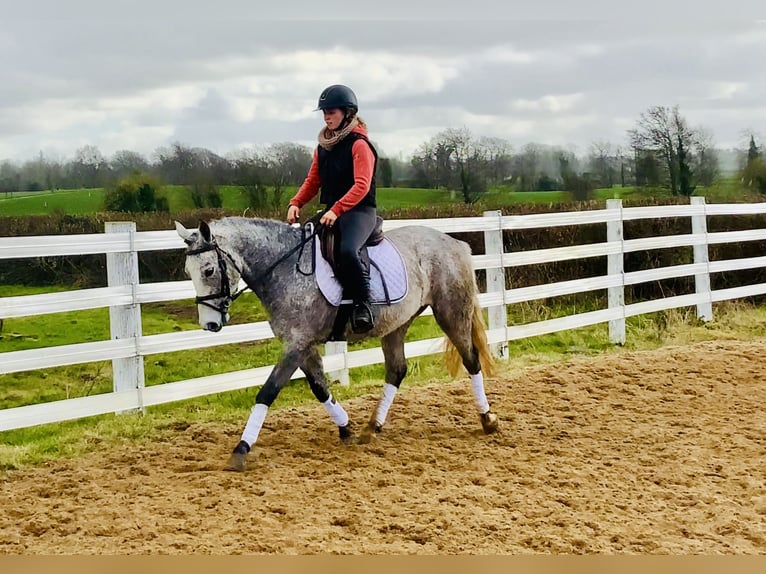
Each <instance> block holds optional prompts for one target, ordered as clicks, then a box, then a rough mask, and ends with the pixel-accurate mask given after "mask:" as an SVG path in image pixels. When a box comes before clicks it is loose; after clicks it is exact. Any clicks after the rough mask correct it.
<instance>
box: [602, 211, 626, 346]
mask: <svg viewBox="0 0 766 574" xmlns="http://www.w3.org/2000/svg"><path fill="white" fill-rule="evenodd" d="M606 208H607V209H611V210H615V211H618V213H619V214H620V217H619V219H618V220H617V221H607V222H606V240H607V241H608V242H609V243H610V244H616V245H618V246H619V249H618V250H617V253H610V254H609V255H607V274H608V275H609V276H610V277H611V276H612V275H619V276H620V277H622V279H623V280H622V281H620V284H619V285H616V286H614V287H609V288H608V289H607V297H608V300H609V308H610V309H615V308H621V309H622V317H621V318H619V319H613V320H611V321H609V341H610V342H612V343H614V344H616V345H624V344H625V281H624V279H625V267H624V253H623V243H622V242H623V229H622V200H621V199H607V200H606Z"/></svg>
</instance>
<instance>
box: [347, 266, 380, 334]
mask: <svg viewBox="0 0 766 574" xmlns="http://www.w3.org/2000/svg"><path fill="white" fill-rule="evenodd" d="M360 267H361V273H360V282H359V283H358V291H357V296H356V297H354V309H353V311H352V312H351V330H352V331H354V333H366V332H367V331H369V330H370V329H372V328H373V327H374V326H375V318H374V317H373V315H372V305H371V304H370V274H369V272H368V271H367V269H366V268H365V267H364V265H361V266H360Z"/></svg>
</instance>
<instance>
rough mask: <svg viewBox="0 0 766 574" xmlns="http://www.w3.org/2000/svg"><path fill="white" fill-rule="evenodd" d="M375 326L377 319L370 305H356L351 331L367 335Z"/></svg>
mask: <svg viewBox="0 0 766 574" xmlns="http://www.w3.org/2000/svg"><path fill="white" fill-rule="evenodd" d="M374 326H375V319H374V318H373V316H372V308H371V307H370V305H369V303H366V302H362V303H357V304H356V305H354V310H353V311H352V312H351V330H352V331H354V333H366V332H367V331H369V330H371V329H372V328H373V327H374Z"/></svg>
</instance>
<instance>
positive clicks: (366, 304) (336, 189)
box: [287, 84, 378, 333]
mask: <svg viewBox="0 0 766 574" xmlns="http://www.w3.org/2000/svg"><path fill="white" fill-rule="evenodd" d="M318 110H322V112H323V113H324V122H325V127H324V128H322V129H321V130H320V132H319V138H318V139H319V145H318V146H317V148H316V150H315V151H314V156H313V159H312V162H311V167H310V168H309V172H308V175H307V177H306V179H305V181H304V182H303V184H302V185H301V187H300V189H298V192H297V193H296V194H295V196H294V197H293V198H292V199H291V200H290V206H289V207H288V209H287V221H288V222H290V223H295V222H296V221H297V220H298V217H299V215H300V208H301V207H303V206H304V205H305V204H306V203H307V202H308V201H309V200H311V198H313V197H314V196H315V195H316V194H317V192H318V191H319V189H320V188H321V190H322V193H321V195H320V196H319V200H320V202H321V203H323V204H325V205H326V206H327V207H328V209H327V210H326V211H325V212H324V214H323V215H322V218H321V219H320V220H319V222H320V223H321V224H323V225H327V226H328V227H333V226H334V225H336V224H337V226H338V229H339V231H340V246H339V252H338V259H339V262H338V263H339V274H340V276H339V277H338V279H339V281H340V283H341V285H342V286H343V288H344V290H345V291H346V292H347V293H348V294H349V295H350V296H351V298H352V300H353V302H354V308H353V311H352V315H351V325H352V327H353V329H354V331H355V332H357V333H364V332H366V331H369V330H370V329H372V328H373V327H374V318H373V315H372V308H371V307H370V275H369V271H368V270H367V268H366V267H365V266H364V264H363V263H362V260H361V259H360V257H359V251H360V250H361V249H362V247H363V246H364V244H365V243H366V242H367V239H368V238H369V237H370V235H371V234H372V232H373V230H374V229H375V223H376V217H377V213H376V209H375V208H376V204H375V168H376V165H377V159H378V154H377V152H376V151H375V148H374V147H373V145H372V144H371V143H370V141H369V140H368V139H367V125H366V124H365V123H364V121H363V120H362V118H360V117H359V116H358V115H357V112H358V110H359V105H358V104H357V100H356V95H355V94H354V92H353V91H352V90H351V88H349V87H348V86H343V85H340V84H334V85H332V86H329V87H327V88H325V90H324V91H323V92H322V93H321V94H320V96H319V104H318V106H317V109H316V110H315V111H318Z"/></svg>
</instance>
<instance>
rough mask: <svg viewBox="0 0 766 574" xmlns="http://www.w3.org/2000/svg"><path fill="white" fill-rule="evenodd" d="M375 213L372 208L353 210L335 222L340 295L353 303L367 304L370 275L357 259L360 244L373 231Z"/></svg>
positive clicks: (362, 244) (362, 243)
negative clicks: (348, 298) (341, 287)
mask: <svg viewBox="0 0 766 574" xmlns="http://www.w3.org/2000/svg"><path fill="white" fill-rule="evenodd" d="M376 218H377V213H376V210H375V208H374V207H366V206H365V207H355V208H354V209H352V210H351V211H347V212H346V213H344V214H343V215H341V216H340V217H339V218H338V221H337V223H336V225H337V226H338V231H339V232H340V245H339V247H338V252H337V256H338V263H339V264H340V269H339V277H338V279H339V280H340V283H341V285H342V286H343V289H344V292H345V293H346V294H347V295H348V296H349V297H350V298H352V299H353V300H354V303H359V302H362V301H367V300H368V299H369V293H370V275H369V273H368V271H367V269H366V268H365V266H364V264H363V263H362V260H361V259H360V257H359V252H360V251H361V249H362V247H364V244H365V243H367V240H368V239H369V238H370V235H371V234H372V232H373V231H374V230H375V223H376Z"/></svg>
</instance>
